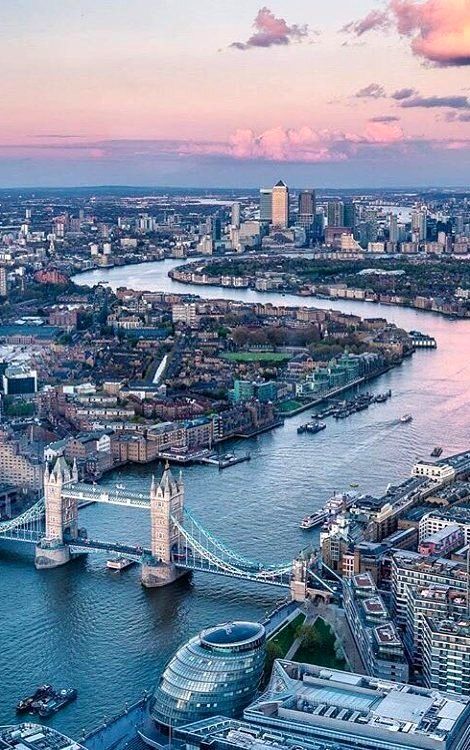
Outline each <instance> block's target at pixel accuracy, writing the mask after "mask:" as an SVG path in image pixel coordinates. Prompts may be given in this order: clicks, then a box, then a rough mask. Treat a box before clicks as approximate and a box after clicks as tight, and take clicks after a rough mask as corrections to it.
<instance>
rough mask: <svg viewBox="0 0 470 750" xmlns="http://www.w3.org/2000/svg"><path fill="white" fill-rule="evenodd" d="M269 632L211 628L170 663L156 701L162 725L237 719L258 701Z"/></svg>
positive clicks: (246, 625)
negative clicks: (255, 700)
mask: <svg viewBox="0 0 470 750" xmlns="http://www.w3.org/2000/svg"><path fill="white" fill-rule="evenodd" d="M265 640H266V633H265V629H264V627H263V626H262V625H260V624H259V623H254V622H231V623H227V624H225V625H217V626H216V627H213V628H208V629H207V630H203V631H202V632H201V633H199V635H198V636H196V637H195V638H192V639H191V640H190V641H189V642H188V643H186V644H185V645H184V646H182V647H181V648H180V649H179V650H178V651H177V652H176V654H175V656H174V657H173V658H172V659H171V660H170V661H169V663H168V665H167V666H166V668H165V670H164V672H163V674H162V676H161V678H160V681H159V684H158V686H157V688H156V690H155V692H154V694H153V698H152V700H151V715H152V718H153V719H154V721H155V722H156V723H157V724H158V725H159V726H160V727H162V726H163V727H168V726H181V725H182V724H188V723H189V722H193V721H199V720H200V719H204V718H207V717H210V716H216V715H223V716H229V717H235V716H239V715H241V714H242V712H243V709H244V708H246V706H248V704H249V703H251V702H252V700H253V698H254V696H255V693H256V691H257V689H258V685H259V682H260V679H261V675H262V672H263V668H264V660H265Z"/></svg>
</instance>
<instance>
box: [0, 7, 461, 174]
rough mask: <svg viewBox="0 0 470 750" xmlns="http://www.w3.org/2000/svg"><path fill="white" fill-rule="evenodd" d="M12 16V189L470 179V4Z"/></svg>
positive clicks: (6, 49) (2, 138)
mask: <svg viewBox="0 0 470 750" xmlns="http://www.w3.org/2000/svg"><path fill="white" fill-rule="evenodd" d="M64 5H65V6H69V5H70V6H73V7H64ZM103 5H106V7H103ZM352 6H354V7H353V8H352ZM2 17H3V19H2V20H3V23H2V24H1V25H0V41H1V44H0V64H1V69H2V77H1V78H0V96H1V101H2V104H3V106H2V109H3V114H2V117H1V118H0V184H4V185H8V184H19V185H21V184H52V183H54V182H56V183H57V184H59V183H60V184H73V176H74V173H75V175H76V177H77V179H78V180H79V181H80V182H81V183H83V182H85V183H86V182H94V181H96V180H98V181H99V182H108V181H113V182H116V181H118V182H122V183H127V182H131V183H134V184H136V183H139V182H142V183H143V184H145V183H148V181H149V180H150V181H151V184H157V183H159V184H163V183H164V182H165V180H170V181H171V182H172V183H173V184H194V180H195V179H196V175H197V173H199V174H200V179H201V184H202V183H204V182H207V181H210V182H211V183H212V184H215V183H214V182H213V180H214V179H216V178H217V180H218V184H224V175H227V177H228V178H229V180H230V182H231V183H235V182H237V180H238V181H239V182H240V184H241V185H242V184H248V182H250V184H251V182H253V181H255V176H256V169H258V170H260V173H262V174H267V173H268V174H271V172H272V173H273V174H274V173H275V172H276V170H277V171H279V165H280V164H282V165H289V172H290V174H293V175H294V179H297V180H298V181H299V184H300V183H302V182H305V180H307V177H308V179H309V180H313V181H317V180H319V181H321V180H325V178H326V177H329V176H330V175H331V176H332V180H333V182H334V184H341V180H342V179H343V181H347V182H351V179H352V176H353V174H357V180H356V184H365V182H364V180H363V179H362V175H365V176H367V180H366V182H368V183H370V180H371V179H373V178H374V175H377V179H378V181H379V182H380V181H383V178H384V175H383V173H384V172H386V173H389V174H390V175H391V178H393V180H392V181H393V182H395V183H397V184H398V182H399V181H400V176H401V175H403V170H407V172H409V170H410V165H412V164H413V163H416V165H417V175H416V177H417V179H418V181H419V178H420V177H423V178H424V175H426V180H427V181H428V182H429V181H434V180H432V179H431V178H432V175H433V172H432V165H430V164H429V160H433V161H434V164H435V168H434V174H435V176H436V179H435V183H436V184H437V183H440V182H441V183H442V182H446V183H448V182H450V181H452V177H453V175H456V176H457V177H458V181H461V180H463V179H464V175H465V168H466V170H467V173H468V167H469V166H470V135H469V131H470V101H469V99H468V97H469V95H470V77H469V71H470V0H425V1H424V2H423V1H422V0H388V1H387V2H381V1H380V0H377V1H374V0H356V1H355V2H354V3H346V2H344V0H330V1H329V2H328V3H322V4H321V5H320V4H319V3H312V2H311V0H289V2H287V0H279V1H276V2H272V3H268V4H267V5H263V4H262V3H258V2H252V0H239V2H238V3H237V4H236V5H235V4H232V3H220V2H218V1H216V0H199V2H198V4H197V7H196V8H194V9H191V10H188V4H187V2H186V1H185V0H161V1H160V2H158V3H157V2H155V1H154V0H152V1H150V0H133V2H131V0H114V1H113V3H106V4H102V3H101V4H100V3H96V2H92V1H91V0H79V1H78V2H77V3H74V4H64V3H62V2H59V0H42V2H41V3H38V2H34V0H19V1H18V0H3V3H2ZM455 152H459V153H458V156H456V155H455ZM449 154H450V156H449ZM413 159H414V160H415V162H413ZM426 160H427V163H426ZM353 167H354V171H353ZM378 173H380V179H379V176H378ZM219 174H220V177H219V176H218V175H219ZM237 175H238V177H237ZM152 176H154V179H153V180H152V179H151V178H152ZM108 177H109V179H108ZM38 180H39V182H38ZM247 180H248V182H247ZM410 180H411V175H410V174H406V180H403V183H402V184H405V182H406V183H408V182H410ZM411 182H412V180H411ZM410 184H411V183H410Z"/></svg>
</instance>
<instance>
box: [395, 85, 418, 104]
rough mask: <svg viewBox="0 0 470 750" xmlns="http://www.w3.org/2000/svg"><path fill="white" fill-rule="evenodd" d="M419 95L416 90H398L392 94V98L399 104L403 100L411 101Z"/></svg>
mask: <svg viewBox="0 0 470 750" xmlns="http://www.w3.org/2000/svg"><path fill="white" fill-rule="evenodd" d="M417 93H418V92H417V91H416V89H406V88H405V89H398V91H394V92H393V94H391V97H392V99H396V100H397V101H398V102H399V101H401V100H402V99H409V97H410V96H414V95H415V94H417Z"/></svg>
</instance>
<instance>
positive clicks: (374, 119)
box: [369, 115, 400, 122]
mask: <svg viewBox="0 0 470 750" xmlns="http://www.w3.org/2000/svg"><path fill="white" fill-rule="evenodd" d="M399 121H400V118H399V117H395V116H394V115H378V116H377V117H371V118H370V120H369V122H399Z"/></svg>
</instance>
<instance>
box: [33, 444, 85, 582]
mask: <svg viewBox="0 0 470 750" xmlns="http://www.w3.org/2000/svg"><path fill="white" fill-rule="evenodd" d="M77 481H78V469H77V463H76V461H74V463H73V467H72V469H70V466H69V465H68V463H67V461H66V460H65V458H63V456H61V457H59V458H57V460H56V462H55V464H54V466H53V468H52V469H51V468H50V467H49V463H48V462H47V463H46V468H45V470H44V504H45V509H46V533H45V536H44V537H43V539H41V541H40V542H39V544H38V546H37V547H36V559H35V564H36V567H37V568H56V567H58V566H59V565H65V563H67V562H68V561H69V560H70V550H69V547H68V545H67V544H65V543H64V536H65V535H67V536H71V537H76V536H77V534H78V508H77V501H76V500H75V499H66V498H64V497H63V496H62V489H63V487H66V486H67V485H69V484H71V483H72V482H77Z"/></svg>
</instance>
